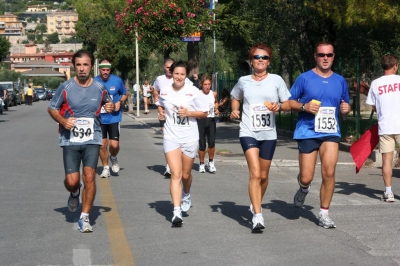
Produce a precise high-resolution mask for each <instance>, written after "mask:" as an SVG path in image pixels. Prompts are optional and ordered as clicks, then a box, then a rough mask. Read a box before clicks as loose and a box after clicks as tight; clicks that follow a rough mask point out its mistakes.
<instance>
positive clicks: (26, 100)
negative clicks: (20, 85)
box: [24, 85, 28, 105]
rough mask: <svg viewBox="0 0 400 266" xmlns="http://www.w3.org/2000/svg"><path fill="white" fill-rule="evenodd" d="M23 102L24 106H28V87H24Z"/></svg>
mask: <svg viewBox="0 0 400 266" xmlns="http://www.w3.org/2000/svg"><path fill="white" fill-rule="evenodd" d="M24 101H25V105H28V85H25V87H24Z"/></svg>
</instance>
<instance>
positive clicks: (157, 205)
mask: <svg viewBox="0 0 400 266" xmlns="http://www.w3.org/2000/svg"><path fill="white" fill-rule="evenodd" d="M149 206H150V208H152V209H155V211H156V212H157V213H159V214H160V215H161V216H164V217H165V220H167V221H168V222H171V219H172V211H173V209H174V207H173V206H172V202H171V201H170V200H168V201H167V200H161V201H156V202H150V203H149ZM182 217H189V215H188V214H187V213H186V212H182Z"/></svg>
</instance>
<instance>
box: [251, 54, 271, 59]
mask: <svg viewBox="0 0 400 266" xmlns="http://www.w3.org/2000/svg"><path fill="white" fill-rule="evenodd" d="M253 59H257V60H258V59H262V60H269V56H268V55H258V54H256V55H253Z"/></svg>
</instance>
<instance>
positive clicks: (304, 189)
mask: <svg viewBox="0 0 400 266" xmlns="http://www.w3.org/2000/svg"><path fill="white" fill-rule="evenodd" d="M310 189H311V186H308V187H306V188H303V187H302V188H301V191H303V192H309V191H310Z"/></svg>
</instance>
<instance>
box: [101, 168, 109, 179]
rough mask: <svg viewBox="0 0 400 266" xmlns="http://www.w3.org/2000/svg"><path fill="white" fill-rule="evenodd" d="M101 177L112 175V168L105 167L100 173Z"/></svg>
mask: <svg viewBox="0 0 400 266" xmlns="http://www.w3.org/2000/svg"><path fill="white" fill-rule="evenodd" d="M100 177H101V178H106V177H110V169H109V168H104V169H103V172H101V174H100Z"/></svg>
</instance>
